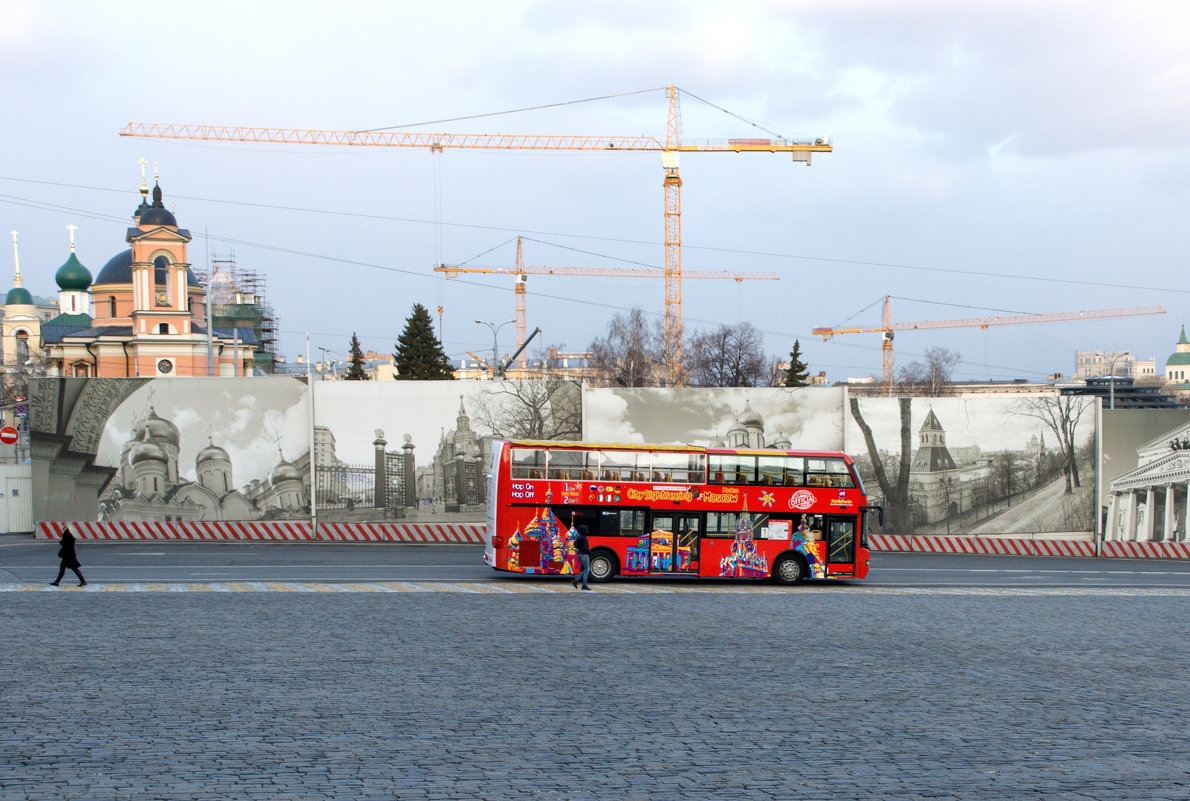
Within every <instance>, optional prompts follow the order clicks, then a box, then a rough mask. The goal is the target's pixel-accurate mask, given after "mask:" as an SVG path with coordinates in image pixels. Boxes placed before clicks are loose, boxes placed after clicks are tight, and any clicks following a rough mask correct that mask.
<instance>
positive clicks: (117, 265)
mask: <svg viewBox="0 0 1190 801" xmlns="http://www.w3.org/2000/svg"><path fill="white" fill-rule="evenodd" d="M131 283H132V250H131V249H129V250H125V251H124V252H123V253H117V254H116V255H115V256H112V257H111V259H109V260H108V262H107V264H105V265H103V269H101V270H100V271H99V275H97V276H96V277H95V284H96V285H99V284H131Z"/></svg>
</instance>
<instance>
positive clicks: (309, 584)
mask: <svg viewBox="0 0 1190 801" xmlns="http://www.w3.org/2000/svg"><path fill="white" fill-rule="evenodd" d="M592 589H594V590H595V591H596V592H598V593H603V594H605V595H608V594H612V595H674V594H692V593H693V594H703V595H723V594H727V595H782V596H787V597H790V598H796V597H798V596H799V595H804V594H806V593H811V594H815V593H826V592H829V593H833V594H836V595H840V594H841V595H903V596H916V595H951V596H978V597H993V598H1047V597H1055V598H1060V597H1081V598H1087V597H1104V598H1107V597H1116V598H1190V587H881V586H878V585H867V586H863V585H846V584H818V585H816V584H803V585H801V586H799V587H793V588H790V587H757V586H727V585H722V584H716V585H699V584H694V583H691V584H673V585H670V586H658V585H655V584H654V585H648V584H634V583H632V582H616V583H614V584H597V585H595V586H594V587H593V588H592ZM0 592H82V593H88V592H91V593H93V592H102V593H166V592H168V593H179V592H220V593H245V592H257V593H259V592H292V593H299V592H300V593H323V594H326V593H356V592H371V593H407V592H426V593H468V594H480V595H532V594H541V593H546V594H551V595H557V594H565V595H575V594H582V593H576V592H575V590H574V589H573V588H571V587H570V586H568V585H567V584H565V583H553V582H551V583H549V584H545V583H538V582H534V583H530V582H524V581H450V580H445V581H368V582H364V581H361V582H319V581H229V582H169V583H165V582H151V583H138V582H112V583H103V584H97V583H95V582H91V583H90V584H88V585H87V586H86V587H77V586H74V585H70V586H63V587H52V586H48V585H46V584H41V583H29V582H26V583H8V584H0Z"/></svg>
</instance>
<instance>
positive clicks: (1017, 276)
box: [0, 176, 1190, 295]
mask: <svg viewBox="0 0 1190 801" xmlns="http://www.w3.org/2000/svg"><path fill="white" fill-rule="evenodd" d="M0 181H21V182H27V183H36V184H46V185H51V186H63V187H69V188H73V189H88V190H96V191H103V192H120V193H125V192H126V191H127V190H122V189H111V188H106V187H92V186H83V185H78V184H65V183H57V182H52V181H37V180H32V179H26V178H11V177H7V176H0ZM5 197H13V196H6V195H0V199H3V198H5ZM173 197H176V198H178V199H180V200H193V201H196V202H200V203H217V204H226V205H233V206H247V207H252V208H267V209H273V210H277V211H295V212H301V213H306V214H325V215H331V216H342V217H355V218H360V219H373V220H387V221H392V222H407V223H414V224H418V225H434V224H435V223H434V221H433V220H426V219H421V218H416V217H395V216H390V215H382V214H370V213H365V212H345V211H336V210H333V209H311V208H303V207H299V206H285V205H280V204H272V203H254V202H251V201H241V200H223V199H220V198H205V197H197V196H193V195H180V194H179V195H173ZM25 200H27V201H28V204H29V205H32V204H34V203H39V202H40V201H31V200H28V199H25ZM18 205H20V204H18ZM61 208H62V209H64V210H68V211H73V212H75V213H84V214H89V212H81V211H78V210H76V209H70V208H67V207H61ZM121 219H123V218H121ZM442 225H443V226H448V227H457V228H469V229H473V230H481V231H502V232H511V233H520V234H536V235H539V236H560V237H566V238H571V239H591V240H596V241H603V242H616V243H621V244H628V245H648V246H659V245H660V243H659V242H658V241H656V240H647V239H629V238H625V237H611V236H599V235H593V234H578V233H573V232H564V231H563V232H559V231H538V230H533V229H531V228H519V227H509V226H500V225H481V224H477V223H457V222H446V221H443V222H442ZM554 244H555V245H556V243H554ZM682 247H683V248H684V249H685V250H698V251H705V252H709V253H726V254H729V255H735V256H760V257H765V258H773V259H788V260H797V261H814V262H823V263H826V264H849V265H854V266H857V267H887V268H892V269H898V270H916V271H924V272H934V273H948V274H953V275H961V276H965V277H976V278H998V279H1005V280H1017V281H1033V282H1042V283H1054V284H1062V285H1067V286H1088V287H1099V288H1104V289H1129V290H1135V291H1139V292H1161V293H1174V294H1183V295H1186V294H1190V289H1182V288H1178V287H1173V286H1146V285H1143V284H1124V283H1112V282H1107V281H1087V280H1080V279H1075V278H1051V277H1046V276H1040V275H1025V274H1021V273H1004V272H994V271H989V270H961V269H958V268H955V267H928V266H924V265H918V264H906V263H901V262H882V261H869V260H864V259H845V258H838V257H831V256H811V255H806V254H800V253H780V252H776V251H764V250H748V249H743V248H726V247H720V246H714V245H694V244H687V243H683V245H682ZM580 252H581V251H580ZM608 258H616V257H608ZM624 261H626V262H628V263H632V264H638V265H640V266H644V267H653V266H654V265H651V264H647V263H645V262H634V261H630V260H627V259H624Z"/></svg>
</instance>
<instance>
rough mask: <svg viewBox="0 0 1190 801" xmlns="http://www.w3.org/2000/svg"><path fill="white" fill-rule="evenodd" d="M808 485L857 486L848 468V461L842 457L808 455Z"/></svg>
mask: <svg viewBox="0 0 1190 801" xmlns="http://www.w3.org/2000/svg"><path fill="white" fill-rule="evenodd" d="M806 486H807V487H843V488H850V487H854V486H855V480H854V479H852V477H851V471H849V470H848V469H847V463H846V462H844V461H843V460H842V459H838V458H827V459H816V458H813V457H807V458H806Z"/></svg>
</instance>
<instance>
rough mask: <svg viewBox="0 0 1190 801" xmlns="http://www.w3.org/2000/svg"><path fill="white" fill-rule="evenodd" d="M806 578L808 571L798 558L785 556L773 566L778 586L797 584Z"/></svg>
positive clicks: (774, 577)
mask: <svg viewBox="0 0 1190 801" xmlns="http://www.w3.org/2000/svg"><path fill="white" fill-rule="evenodd" d="M805 577H806V570H805V568H803V567H802V563H801V561H800V560H799V559H798V558H797V557H796V556H784V557H782V558H781V559H780V560H778V561H777V564H775V565H773V579H774V580H775V581H776V582H777V583H778V584H785V585H786V586H788V585H790V584H797V583H798V582H799V581H801V580H802V579H804V578H805Z"/></svg>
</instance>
